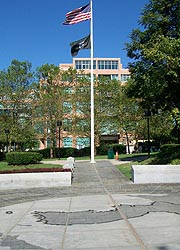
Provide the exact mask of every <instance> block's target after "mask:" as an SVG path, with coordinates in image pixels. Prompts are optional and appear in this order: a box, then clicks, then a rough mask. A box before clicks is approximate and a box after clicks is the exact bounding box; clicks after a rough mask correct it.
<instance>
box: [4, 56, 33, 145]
mask: <svg viewBox="0 0 180 250" xmlns="http://www.w3.org/2000/svg"><path fill="white" fill-rule="evenodd" d="M33 80H34V77H33V72H32V70H31V63H29V62H27V61H25V62H20V61H18V60H13V61H12V63H11V65H10V66H9V67H8V69H7V70H3V71H1V72H0V89H1V93H0V99H1V103H0V104H1V117H0V123H1V129H3V130H5V129H6V130H8V131H9V134H8V140H9V144H12V143H13V145H15V144H16V145H17V144H18V145H19V146H21V148H22V149H23V148H24V147H26V146H27V145H28V146H30V144H29V142H30V141H33V139H34V136H35V134H34V130H33V127H32V101H33V90H32V83H33ZM27 131H28V136H27ZM4 138H5V136H4V135H3V136H2V138H1V139H2V141H4Z"/></svg>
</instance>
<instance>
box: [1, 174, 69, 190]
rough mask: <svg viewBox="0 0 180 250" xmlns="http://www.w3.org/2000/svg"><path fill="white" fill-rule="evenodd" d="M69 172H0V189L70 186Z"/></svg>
mask: <svg viewBox="0 0 180 250" xmlns="http://www.w3.org/2000/svg"><path fill="white" fill-rule="evenodd" d="M71 175H72V173H71V172H43V173H18V174H0V189H20V188H37V187H58V186H71Z"/></svg>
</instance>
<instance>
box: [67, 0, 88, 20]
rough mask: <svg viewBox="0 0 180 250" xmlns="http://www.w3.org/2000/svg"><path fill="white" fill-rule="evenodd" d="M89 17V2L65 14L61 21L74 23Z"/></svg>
mask: <svg viewBox="0 0 180 250" xmlns="http://www.w3.org/2000/svg"><path fill="white" fill-rule="evenodd" d="M89 19H91V5H90V3H89V4H87V5H85V6H82V7H80V8H77V9H75V10H72V11H70V12H68V13H67V14H66V20H65V21H64V22H63V24H64V25H71V24H76V23H79V22H82V21H86V20H89Z"/></svg>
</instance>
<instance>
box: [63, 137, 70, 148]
mask: <svg viewBox="0 0 180 250" xmlns="http://www.w3.org/2000/svg"><path fill="white" fill-rule="evenodd" d="M63 147H64V148H71V147H72V138H71V137H65V138H63Z"/></svg>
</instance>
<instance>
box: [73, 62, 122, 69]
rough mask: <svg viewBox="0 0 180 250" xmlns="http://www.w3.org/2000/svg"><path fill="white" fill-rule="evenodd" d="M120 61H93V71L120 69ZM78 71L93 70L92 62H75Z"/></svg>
mask: <svg viewBox="0 0 180 250" xmlns="http://www.w3.org/2000/svg"><path fill="white" fill-rule="evenodd" d="M118 65H119V63H118V60H98V61H97V65H96V61H95V60H93V69H118ZM75 68H76V69H82V70H83V69H91V60H77V61H75Z"/></svg>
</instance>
